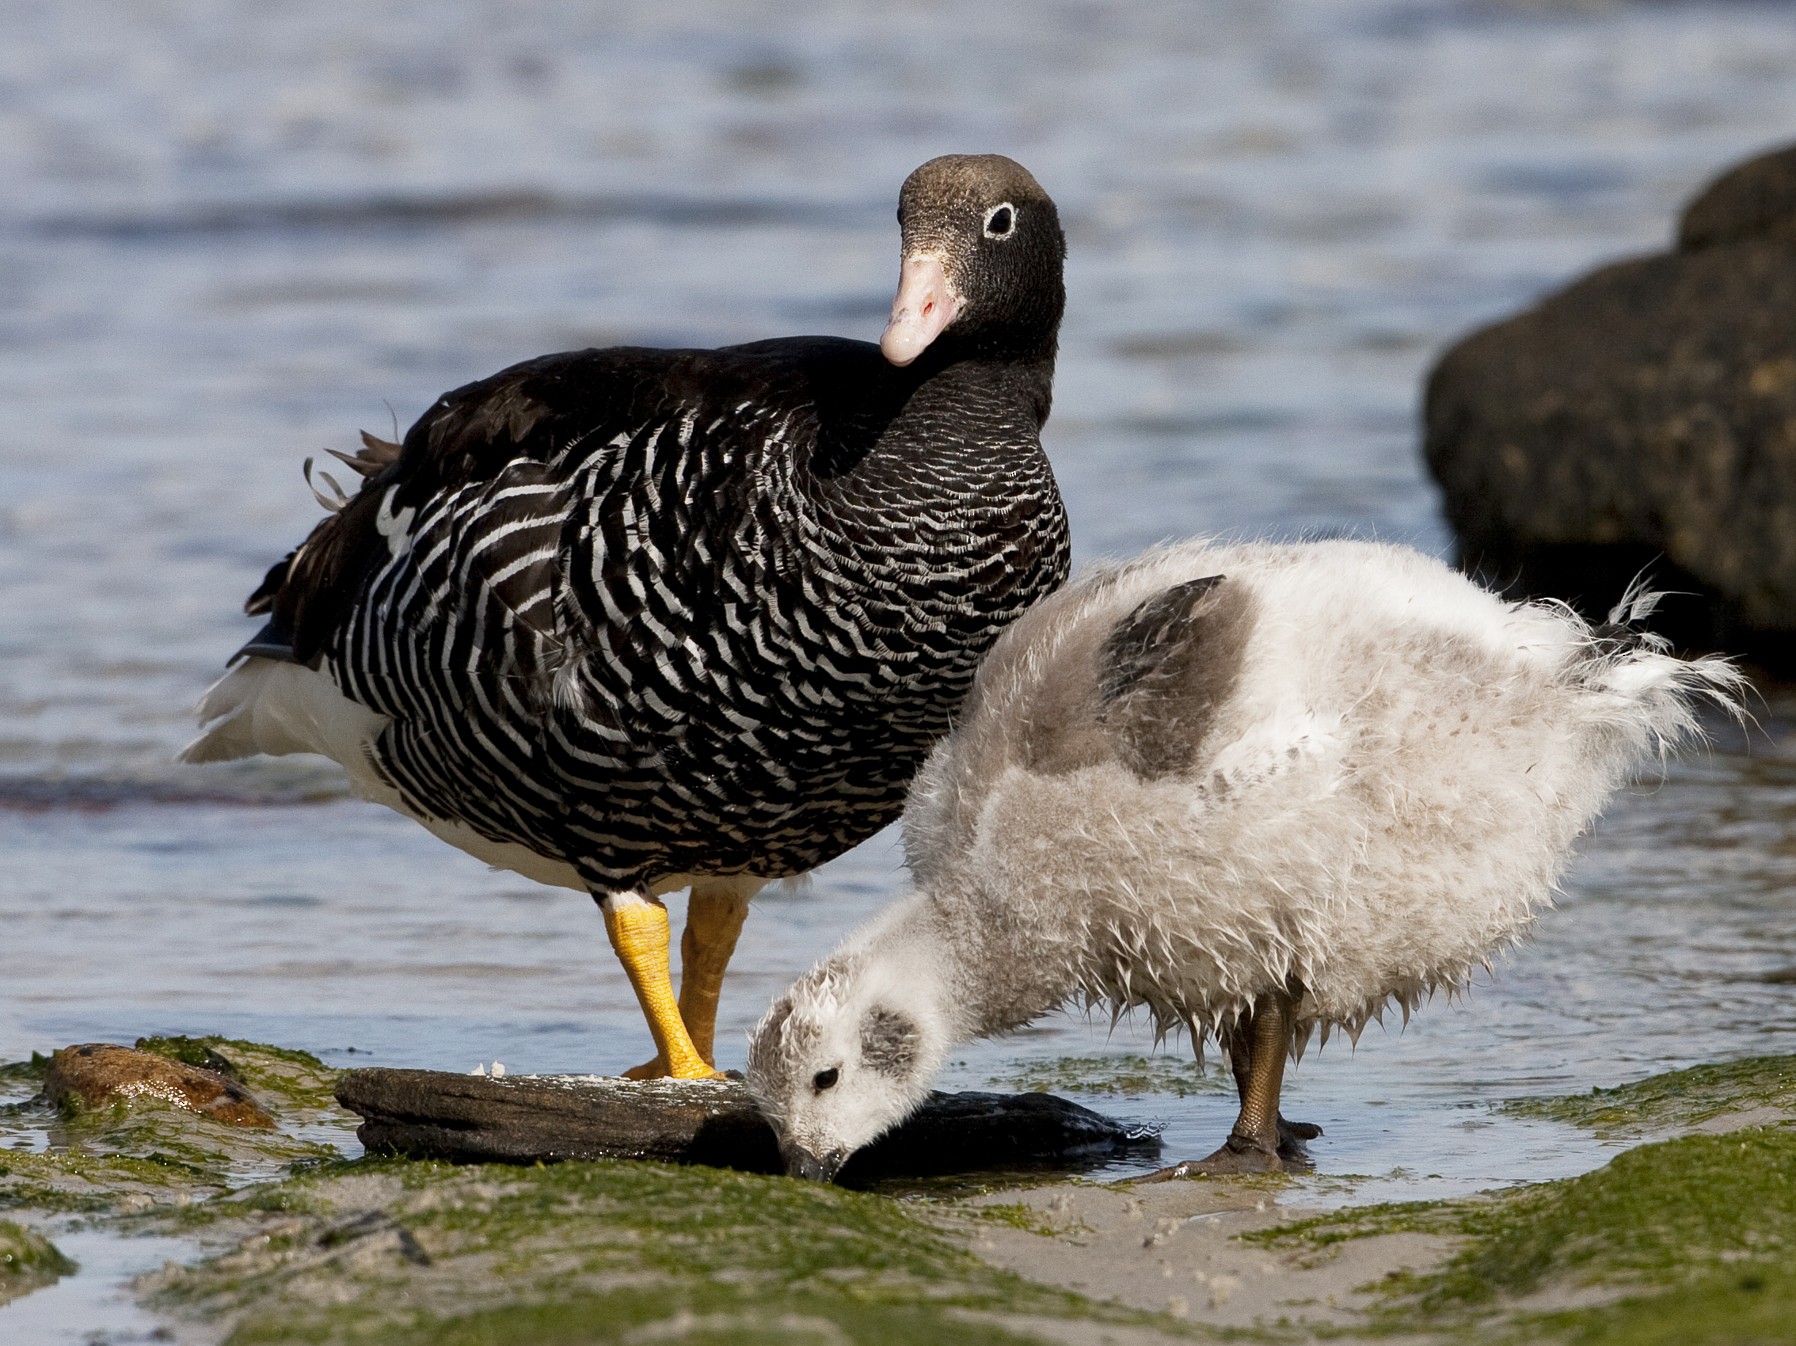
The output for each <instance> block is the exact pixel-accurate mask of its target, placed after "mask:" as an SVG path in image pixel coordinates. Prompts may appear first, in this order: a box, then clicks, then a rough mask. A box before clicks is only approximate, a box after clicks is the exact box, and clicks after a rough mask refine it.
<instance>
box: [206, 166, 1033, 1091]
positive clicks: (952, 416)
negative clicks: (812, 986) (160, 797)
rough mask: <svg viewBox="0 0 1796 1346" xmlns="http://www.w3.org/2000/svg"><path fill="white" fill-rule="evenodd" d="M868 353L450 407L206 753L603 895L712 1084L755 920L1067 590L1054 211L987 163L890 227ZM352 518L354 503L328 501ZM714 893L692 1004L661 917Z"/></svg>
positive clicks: (717, 368)
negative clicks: (982, 663)
mask: <svg viewBox="0 0 1796 1346" xmlns="http://www.w3.org/2000/svg"><path fill="white" fill-rule="evenodd" d="M898 219H899V224H900V226H901V232H902V240H903V262H902V271H901V277H900V284H899V290H898V296H897V299H896V301H895V303H894V304H893V308H892V318H891V322H890V325H889V326H888V327H887V328H886V329H885V333H884V335H883V337H882V338H881V340H880V342H879V344H878V345H877V346H875V345H873V344H871V343H867V342H860V341H849V340H840V339H836V338H830V337H791V338H785V339H780V340H772V341H760V342H755V343H753V344H750V345H743V346H731V347H725V348H722V349H719V350H651V349H640V348H629V347H619V348H613V349H605V350H584V351H573V352H569V353H566V354H559V355H546V356H542V357H540V358H538V359H534V360H528V361H526V362H524V363H522V364H518V365H514V366H512V367H511V368H509V369H506V370H503V371H501V372H500V373H498V374H495V375H493V376H492V377H491V378H487V379H483V380H481V381H480V382H478V383H472V384H469V385H467V386H466V387H463V388H459V389H457V390H455V391H454V392H451V393H448V394H446V395H445V396H444V397H443V398H442V399H441V400H440V401H438V402H437V403H436V405H435V406H433V407H431V408H430V410H429V411H427V412H425V413H424V415H423V416H422V417H420V418H419V420H418V421H417V423H416V424H415V425H413V426H412V427H411V429H410V430H409V431H408V432H407V433H406V435H405V439H404V443H403V445H389V444H384V443H382V442H380V441H378V440H371V439H368V438H367V437H364V441H365V443H366V446H367V447H366V448H365V449H363V450H362V451H361V452H359V453H357V454H356V455H355V456H354V457H353V458H350V457H348V456H347V455H342V454H339V455H337V456H338V457H340V458H343V459H344V460H345V461H346V462H349V463H350V464H351V465H352V466H353V467H354V468H356V469H357V470H358V471H359V472H360V473H361V474H362V475H363V477H364V480H363V481H362V483H361V485H360V488H359V489H358V490H357V491H356V493H355V494H354V495H353V496H351V497H348V498H339V499H338V500H336V501H334V502H331V501H327V504H328V503H334V504H335V505H336V506H337V508H336V509H335V512H334V513H331V514H330V515H328V516H327V517H326V518H325V519H324V520H323V521H322V522H320V523H319V524H318V526H317V527H316V528H315V529H313V531H312V533H311V536H310V537H308V538H307V539H306V540H305V542H304V543H302V544H301V545H300V546H299V547H298V548H297V549H296V550H294V551H293V552H292V554H291V555H289V556H288V557H287V558H286V559H285V560H283V561H281V562H280V563H279V564H278V565H276V566H275V567H274V568H273V569H272V570H271V571H269V573H268V577H267V578H266V579H265V580H264V581H263V583H262V585H261V587H260V588H259V589H257V590H256V592H255V593H254V594H253V595H252V596H251V597H250V599H249V602H248V605H247V610H248V611H249V612H250V613H252V614H258V615H259V614H266V615H267V617H268V623H267V625H266V626H265V627H263V629H262V630H261V631H260V633H259V634H257V635H256V636H255V637H254V638H253V639H252V640H251V641H250V642H249V644H248V645H246V646H245V647H244V648H243V649H242V650H241V651H240V652H239V654H238V656H237V659H236V664H235V667H234V668H233V669H232V671H231V672H229V673H228V674H227V675H226V676H225V677H224V678H223V679H222V680H221V681H220V682H219V683H218V684H217V685H216V686H214V687H213V688H212V689H211V691H210V692H208V693H207V695H206V697H205V699H204V700H203V701H202V702H201V704H200V708H199V715H200V719H201V722H202V724H203V725H204V726H205V732H204V733H203V735H202V736H201V737H200V738H199V739H198V740H196V741H195V742H194V743H193V744H192V745H191V746H189V747H188V748H187V750H186V752H185V754H184V756H185V759H186V760H187V761H190V762H213V761H220V760H224V759H228V758H237V757H244V756H248V755H250V754H254V753H294V752H312V753H322V754H324V755H325V756H327V757H331V758H334V759H335V760H336V761H338V762H340V763H341V764H342V765H343V766H344V767H345V768H346V769H347V771H348V773H349V778H350V781H351V784H352V786H353V788H354V789H355V790H356V791H357V792H358V793H360V794H361V795H363V796H365V797H366V798H369V799H372V800H377V801H379V802H381V803H383V804H388V805H390V806H392V807H393V808H395V809H398V810H399V811H401V812H403V813H406V814H409V815H410V816H411V817H413V818H415V819H417V820H418V821H419V822H421V823H423V824H424V826H426V827H427V828H429V829H430V830H431V831H432V832H434V833H436V834H437V835H438V836H439V837H442V838H443V839H444V840H446V841H448V842H450V843H451V844H453V845H455V846H459V847H461V848H462V849H463V850H466V851H468V852H470V853H471V854H473V855H475V856H478V857H479V858H480V859H482V860H485V861H487V862H488V863H490V864H493V865H496V866H499V867H501V868H505V869H510V870H515V871H516V872H518V873H521V874H525V875H528V876H529V877H531V878H534V879H538V880H540V881H542V882H544V883H550V884H561V885H565V886H568V887H574V888H580V889H583V890H586V891H589V892H590V893H591V894H592V895H593V897H594V898H595V899H596V900H597V901H598V904H599V906H600V908H601V909H602V910H603V912H604V917H605V926H606V930H607V931H608V933H609V935H610V939H611V943H612V946H613V948H614V949H615V950H616V952H617V954H618V956H619V958H620V959H621V960H622V962H623V964H624V967H625V970H626V972H627V973H628V975H629V977H630V980H631V982H632V984H633V985H634V987H635V991H636V994H637V997H638V999H639V1000H640V1002H641V1005H642V1008H643V1012H644V1014H645V1015H646V1016H647V1018H648V1021H649V1028H650V1031H651V1033H652V1035H653V1037H654V1041H655V1049H656V1055H655V1058H654V1060H653V1061H651V1062H649V1063H648V1064H646V1065H644V1066H640V1067H638V1068H637V1069H636V1070H635V1071H632V1072H630V1073H632V1074H634V1075H638V1076H644V1075H662V1074H666V1075H673V1076H679V1077H697V1076H705V1075H709V1074H712V1073H714V1058H713V1052H712V1046H713V1044H712V1039H713V1030H714V1022H715V1016H716V1011H717V998H718V988H719V985H720V983H721V981H722V978H723V974H724V970H725V967H726V965H727V964H728V961H729V958H730V954H731V952H732V951H733V950H734V948H735V943H736V938H737V935H738V933H739V932H740V930H741V926H742V922H743V919H744V917H745V915H746V912H747V903H748V899H749V898H750V896H752V894H753V893H754V892H755V891H756V890H757V889H759V888H760V887H761V886H762V885H763V884H765V883H766V882H767V881H768V880H770V879H773V878H776V877H779V876H784V875H794V874H799V873H802V872H803V871H805V870H808V869H811V868H812V867H814V866H816V865H818V864H820V863H822V862H823V861H825V860H828V859H830V858H831V857H832V856H835V855H837V854H839V853H840V852H842V851H844V850H846V849H848V848H849V847H851V846H853V845H855V844H856V843H857V842H859V841H861V840H863V839H864V838H866V837H868V836H870V835H872V834H873V833H874V832H875V831H877V830H878V829H879V828H881V827H883V826H885V825H886V824H887V823H888V822H890V821H891V820H892V819H893V818H895V817H896V816H897V814H898V812H899V810H900V808H901V806H902V802H903V797H904V791H905V787H906V785H907V784H908V782H909V780H910V778H911V776H912V774H913V773H914V772H915V770H916V768H917V766H918V765H919V764H920V763H921V762H922V760H923V758H924V757H925V755H926V754H927V753H928V751H929V749H930V747H931V746H932V745H933V744H934V743H935V741H936V740H937V739H938V738H939V737H940V736H941V735H942V734H944V733H945V732H946V731H947V729H948V726H949V723H950V718H951V716H952V715H953V713H954V711H955V710H956V708H957V707H958V706H959V704H960V702H961V700H962V698H963V697H964V695H965V693H966V691H967V689H968V687H969V686H970V685H971V682H972V679H973V673H974V669H975V668H976V666H977V664H978V662H979V659H980V657H981V656H982V655H983V654H984V653H985V651H986V650H987V649H988V648H989V647H990V645H991V643H992V641H993V640H994V639H996V638H997V636H998V634H999V632H1000V631H1002V630H1003V628H1004V627H1005V626H1006V625H1007V624H1009V623H1010V622H1011V621H1012V620H1014V619H1015V618H1016V617H1017V616H1018V615H1019V614H1021V613H1022V612H1023V611H1024V610H1025V609H1026V608H1028V607H1029V606H1030V605H1031V604H1032V603H1034V602H1035V601H1036V600H1038V599H1040V598H1041V597H1043V596H1044V595H1046V594H1048V593H1049V592H1051V591H1052V590H1054V589H1055V588H1057V587H1058V586H1059V585H1060V584H1061V583H1062V582H1063V581H1064V579H1065V577H1066V572H1067V527H1066V516H1065V513H1064V511H1063V509H1062V507H1061V503H1060V498H1059V494H1058V492H1057V490H1056V488H1055V485H1054V478H1053V475H1052V473H1051V471H1050V469H1049V467H1048V462H1047V459H1046V458H1045V457H1044V456H1043V454H1042V450H1041V443H1040V438H1039V435H1040V430H1041V427H1042V423H1043V422H1044V421H1045V420H1046V419H1047V415H1048V407H1049V400H1050V395H1051V386H1052V379H1053V371H1054V355H1055V343H1056V335H1057V331H1058V327H1059V322H1060V316H1061V310H1062V308H1063V307H1064V303H1065V291H1064V287H1063V284H1062V278H1061V270H1062V260H1063V257H1064V253H1065V243H1064V239H1063V236H1062V233H1061V228H1060V223H1059V219H1058V216H1057V214H1056V212H1055V208H1054V204H1053V202H1052V201H1051V200H1049V198H1048V196H1047V194H1046V193H1045V192H1044V191H1043V190H1042V189H1041V187H1040V186H1039V185H1038V184H1037V183H1036V181H1035V179H1034V178H1033V177H1031V176H1030V174H1029V173H1028V172H1027V171H1026V170H1025V169H1023V168H1022V167H1021V166H1020V165H1018V164H1016V163H1014V162H1012V161H1011V160H1009V159H1006V158H1002V157H1000V156H997V155H952V156H947V157H944V158H939V159H933V160H931V161H930V162H928V163H926V164H924V165H923V166H922V167H921V168H919V169H917V170H916V172H914V173H912V174H911V175H910V177H909V179H908V180H906V182H905V183H904V186H903V189H902V192H901V194H900V197H899V206H898ZM333 485H334V483H333ZM686 886H690V887H691V889H692V898H691V904H690V908H689V914H688V921H687V926H686V931H685V936H684V939H683V940H682V945H681V951H682V958H683V974H682V983H681V987H680V995H679V999H678V1001H677V1002H676V1001H675V999H674V994H673V989H672V981H671V974H670V969H669V965H668V952H669V950H668V945H669V933H668V918H667V913H666V910H665V908H664V907H663V905H662V903H661V897H662V895H663V894H665V893H667V892H669V891H671V890H674V889H678V888H682V887H686Z"/></svg>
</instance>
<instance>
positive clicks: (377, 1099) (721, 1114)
mask: <svg viewBox="0 0 1796 1346" xmlns="http://www.w3.org/2000/svg"><path fill="white" fill-rule="evenodd" d="M337 1099H338V1101H339V1102H341V1103H342V1104H343V1106H344V1107H346V1108H348V1109H349V1110H350V1111H351V1112H355V1113H359V1114H360V1115H361V1116H362V1117H363V1118H364V1119H365V1120H364V1121H363V1123H362V1125H361V1127H360V1129H359V1130H358V1131H357V1133H356V1134H357V1135H358V1136H360V1137H361V1140H362V1144H363V1145H365V1146H366V1147H367V1148H368V1149H369V1150H371V1151H373V1150H385V1151H390V1152H395V1153H400V1154H409V1155H412V1156H414V1157H417V1158H431V1159H451V1160H456V1161H460V1162H500V1163H522V1164H528V1163H539V1162H541V1163H552V1162H555V1161H557V1160H564V1159H606V1158H622V1159H658V1160H664V1161H669V1162H675V1163H687V1164H708V1165H711V1166H713V1167H717V1168H733V1169H741V1170H744V1171H746V1172H751V1173H778V1172H780V1171H781V1169H782V1165H781V1163H780V1157H779V1149H778V1146H777V1145H776V1144H775V1142H774V1138H773V1132H772V1130H771V1129H770V1128H769V1127H768V1125H767V1123H766V1122H765V1121H763V1120H762V1118H761V1115H760V1113H759V1112H757V1111H756V1110H755V1106H754V1103H753V1101H752V1100H751V1099H750V1098H749V1096H748V1092H747V1090H746V1089H744V1088H743V1087H742V1085H741V1084H739V1083H737V1082H736V1081H734V1080H648V1081H642V1082H637V1081H632V1080H621V1079H609V1078H601V1077H595V1076H568V1075H557V1076H521V1077H513V1078H510V1079H490V1078H487V1077H485V1076H481V1075H453V1074H448V1073H445V1072H441V1071H430V1070H354V1071H350V1072H349V1073H348V1074H347V1075H345V1076H344V1077H343V1078H342V1080H341V1081H339V1083H338V1086H337ZM1159 1147H1160V1142H1159V1137H1158V1136H1157V1135H1156V1134H1155V1133H1154V1132H1152V1131H1149V1130H1147V1129H1144V1128H1141V1127H1130V1126H1125V1125H1123V1124H1122V1123H1119V1122H1116V1121H1112V1120H1111V1119H1110V1118H1108V1117H1104V1116H1102V1115H1100V1114H1098V1113H1095V1112H1092V1111H1090V1110H1089V1109H1087V1108H1082V1107H1079V1106H1078V1105H1077V1104H1074V1103H1069V1102H1067V1101H1066V1100H1065V1099H1061V1098H1055V1097H1053V1096H1052V1095H1050V1094H985V1093H964V1094H940V1093H938V1094H932V1095H930V1099H929V1101H928V1102H927V1103H926V1104H924V1106H923V1108H922V1109H921V1111H919V1112H918V1113H917V1114H916V1115H915V1116H914V1117H912V1118H911V1119H910V1120H909V1121H907V1122H905V1123H904V1125H902V1126H900V1127H898V1128H897V1129H896V1130H894V1131H892V1132H891V1133H890V1134H888V1135H887V1136H886V1137H885V1138H884V1139H882V1140H880V1141H878V1142H876V1143H875V1144H873V1145H870V1146H868V1147H867V1148H866V1149H865V1150H863V1151H861V1152H860V1153H859V1154H857V1155H856V1156H855V1157H854V1159H853V1161H852V1162H851V1163H850V1164H849V1165H848V1167H847V1168H846V1169H845V1170H844V1171H843V1175H842V1176H843V1180H844V1181H846V1182H848V1183H850V1184H853V1183H854V1182H855V1181H857V1180H866V1179H871V1178H877V1177H898V1176H904V1177H911V1176H924V1175H931V1174H945V1173H972V1172H979V1171H987V1170H994V1169H1020V1168H1039V1167H1053V1168H1070V1167H1081V1166H1088V1165H1092V1164H1098V1163H1102V1162H1104V1161H1105V1160H1107V1159H1111V1158H1114V1157H1117V1156H1119V1155H1124V1154H1150V1155H1151V1154H1153V1153H1156V1152H1157V1151H1158V1150H1159Z"/></svg>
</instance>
